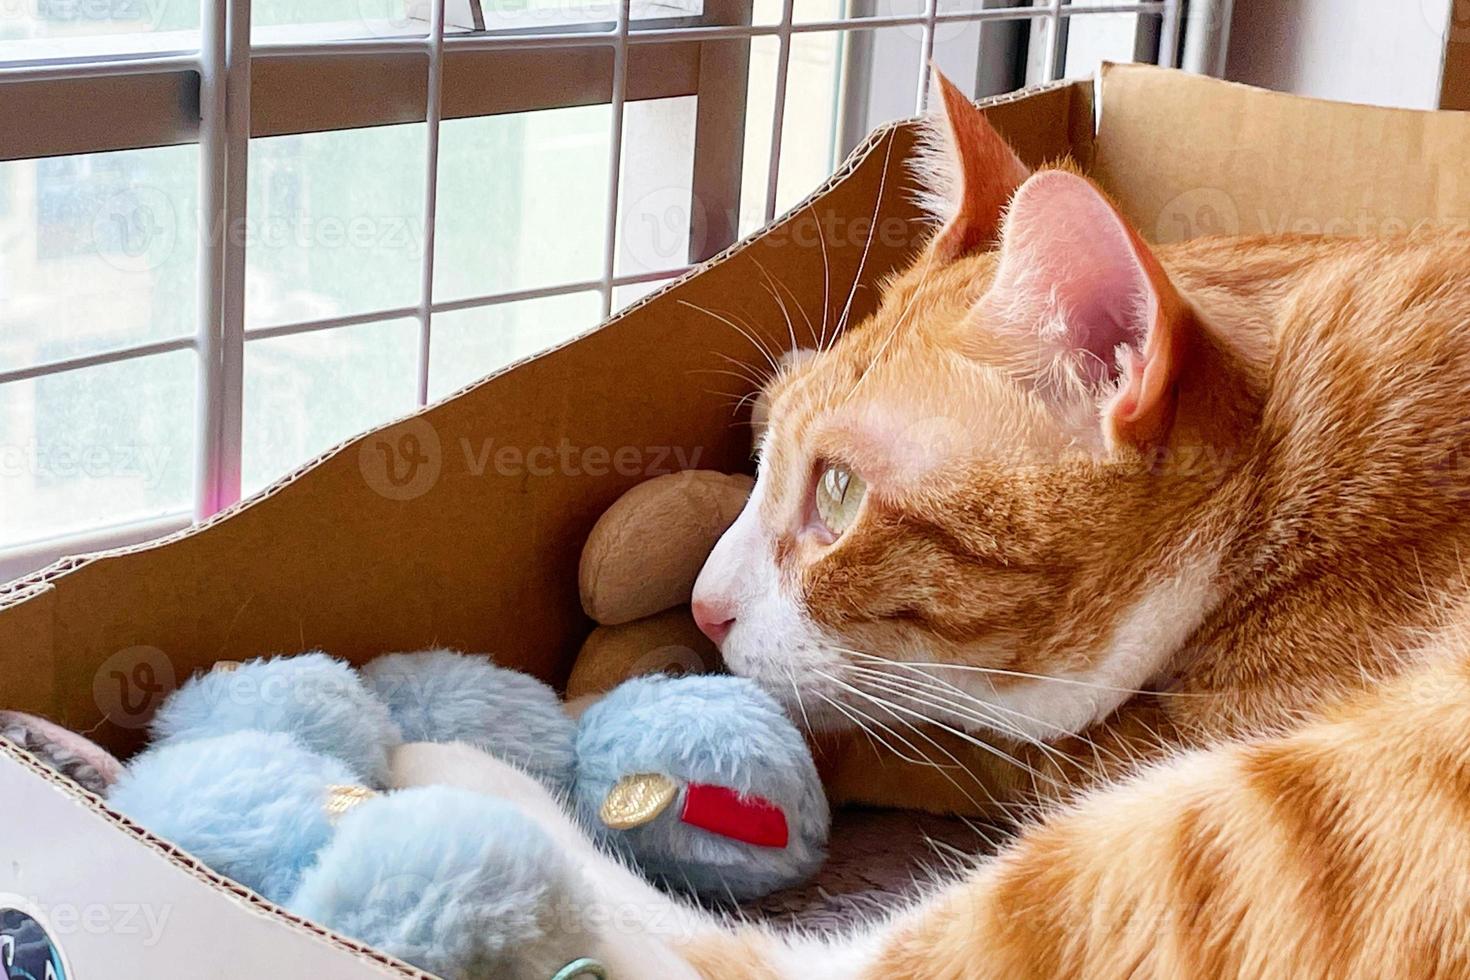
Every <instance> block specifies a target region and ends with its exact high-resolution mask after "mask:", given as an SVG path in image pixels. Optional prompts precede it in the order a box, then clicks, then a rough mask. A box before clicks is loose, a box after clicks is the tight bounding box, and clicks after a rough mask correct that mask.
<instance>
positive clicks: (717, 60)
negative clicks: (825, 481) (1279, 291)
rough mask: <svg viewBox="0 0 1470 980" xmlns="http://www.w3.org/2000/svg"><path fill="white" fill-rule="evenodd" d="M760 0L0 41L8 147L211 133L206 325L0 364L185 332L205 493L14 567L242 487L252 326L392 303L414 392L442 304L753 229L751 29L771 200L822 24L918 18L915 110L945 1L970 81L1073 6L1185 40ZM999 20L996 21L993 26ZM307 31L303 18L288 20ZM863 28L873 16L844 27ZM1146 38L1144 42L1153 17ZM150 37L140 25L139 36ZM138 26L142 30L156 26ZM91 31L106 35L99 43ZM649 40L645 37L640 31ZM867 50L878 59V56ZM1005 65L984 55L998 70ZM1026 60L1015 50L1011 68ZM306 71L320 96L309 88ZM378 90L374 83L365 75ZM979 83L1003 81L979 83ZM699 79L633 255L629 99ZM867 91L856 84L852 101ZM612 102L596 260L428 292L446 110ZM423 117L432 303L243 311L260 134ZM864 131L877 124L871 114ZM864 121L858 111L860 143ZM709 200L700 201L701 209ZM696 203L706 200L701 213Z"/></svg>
mask: <svg viewBox="0 0 1470 980" xmlns="http://www.w3.org/2000/svg"><path fill="white" fill-rule="evenodd" d="M753 2H754V0H704V3H703V8H702V11H701V13H700V14H699V15H698V16H688V17H668V18H662V19H657V20H654V19H645V18H643V17H638V18H636V19H635V15H634V9H633V4H632V0H618V3H617V7H616V17H615V19H614V20H613V21H612V22H611V23H603V24H590V25H584V26H585V29H571V30H568V29H552V30H536V29H531V30H528V31H496V32H465V33H461V32H459V31H458V30H457V29H455V30H453V32H451V31H447V30H446V26H445V16H446V3H447V0H428V2H427V16H428V21H427V23H426V24H425V25H424V29H423V31H422V33H417V32H415V33H414V34H411V35H404V36H392V37H377V38H330V39H324V38H321V37H313V36H312V35H314V34H315V35H319V34H321V33H322V29H320V28H316V29H306V28H303V29H301V30H295V31H293V30H288V29H271V31H270V32H268V34H269V37H267V38H266V39H264V40H261V39H253V38H252V31H251V7H250V2H249V0H201V23H200V29H199V32H198V39H199V45H198V50H178V49H174V48H171V47H170V46H169V44H168V43H167V42H168V41H170V40H171V38H160V39H156V42H157V43H154V44H153V45H152V47H153V48H154V50H144V51H142V52H118V53H116V54H108V53H104V54H97V53H95V52H94V53H90V54H87V53H84V54H79V55H75V56H68V55H65V54H61V55H53V56H49V57H44V58H39V59H37V60H35V61H32V62H3V63H0V132H5V133H6V139H5V141H4V142H3V143H0V161H5V160H16V159H34V158H43V157H49V156H59V155H70V154H81V153H93V152H103V151H110V150H125V149H142V148H147V147H155V146H169V145H181V144H189V143H197V144H198V145H199V147H200V154H199V190H200V211H201V216H202V217H203V219H204V220H201V221H200V222H199V235H200V238H199V243H198V244H199V256H198V261H199V265H200V277H199V279H200V289H199V299H198V310H197V315H198V321H199V326H198V329H197V331H196V332H195V333H194V334H193V335H191V336H181V337H175V338H169V339H166V340H162V341H155V342H151V343H146V344H139V345H135V346H127V347H122V348H118V349H112V350H104V351H100V352H96V353H90V354H87V355H83V356H78V357H71V358H66V359H63V360H57V361H52V362H48V363H44V364H30V365H4V364H0V385H4V384H6V383H9V382H15V381H20V380H27V379H33V378H38V377H44V376H47V375H53V374H58V373H61V372H65V371H72V370H78V369H81V368H86V367H94V366H98V365H102V364H110V363H116V362H120V361H125V360H132V359H136V358H141V357H147V356H151V355H155V354H160V353H166V352H171V351H178V350H185V349H189V350H193V351H194V352H195V353H196V357H197V369H198V375H197V382H196V384H197V389H196V402H197V404H198V417H197V419H196V420H195V435H194V440H193V445H194V449H195V460H196V465H195V473H194V499H193V509H192V513H188V514H169V515H164V516H162V517H159V518H157V519H155V520H150V521H146V522H143V523H140V524H124V525H108V526H99V527H97V528H93V529H88V530H86V531H84V532H80V533H77V534H73V535H69V536H67V537H65V538H57V539H52V540H49V541H42V542H37V543H33V544H29V545H23V546H20V547H11V548H0V584H3V583H4V582H5V581H6V580H8V579H9V578H10V577H11V576H12V575H15V574H23V573H25V572H27V571H30V570H31V569H34V568H36V567H38V565H41V564H44V563H45V562H46V561H48V560H51V559H54V558H56V557H59V556H61V555H63V554H75V553H79V552H83V551H92V550H98V549H101V548H109V547H115V546H119V545H127V544H132V543H136V542H138V541H143V540H147V539H148V538H151V537H154V536H157V535H159V534H163V533H168V532H171V531H176V530H180V529H182V528H184V527H187V526H188V525H189V524H190V523H192V522H195V521H200V520H204V519H207V518H209V517H212V516H213V515H215V514H216V513H218V512H220V511H221V510H223V509H225V508H227V507H230V506H231V505H233V504H235V503H237V502H238V501H239V499H240V494H241V462H242V448H243V447H242V429H243V410H244V359H245V350H246V346H247V344H249V343H250V342H252V341H256V340H263V339H268V338H272V337H280V336H287V335H292V334H300V333H305V332H312V331H322V330H331V329H337V328H341V327H345V326H351V325H354V324H360V323H369V322H377V321H380V320H386V319H391V318H395V317H412V318H415V319H416V320H417V321H418V324H419V354H418V364H417V371H418V404H419V405H420V406H422V405H424V404H426V403H427V402H428V400H429V394H428V392H429V352H430V350H431V348H432V336H433V322H434V319H433V318H434V316H435V314H438V313H445V312H450V311H455V310H464V309H472V308H481V307H488V306H493V305H498V304H503V303H510V302H517V301H523V300H527V299H534V298H540V297H544V296H554V295H561V294H565V293H572V292H579V291H584V290H596V291H598V292H600V294H601V296H602V310H603V315H604V317H605V316H607V315H608V314H610V313H611V311H612V307H613V295H614V291H615V290H616V289H617V288H618V287H620V286H628V285H634V284H639V283H648V282H654V281H662V280H665V279H670V278H672V277H674V276H676V275H678V274H680V273H682V272H684V271H687V270H688V269H689V268H692V267H693V266H695V265H698V264H699V263H701V262H703V261H705V260H707V259H709V258H711V257H712V256H714V255H717V254H719V253H720V252H721V251H723V250H724V249H725V248H726V247H728V246H729V245H731V244H733V243H734V242H735V241H736V239H737V235H738V227H739V212H740V197H741V186H742V176H743V175H742V166H743V156H744V152H743V151H744V139H745V130H746V126H745V123H746V120H745V114H746V111H747V105H746V99H747V96H746V90H747V79H748V75H749V70H750V46H751V42H752V40H753V39H755V38H763V37H771V38H775V39H776V41H777V44H778V51H777V62H776V77H775V100H774V105H773V111H772V130H771V139H770V155H769V160H768V161H767V170H766V175H765V176H766V198H765V209H764V214H765V218H766V221H767V222H769V221H770V220H772V219H773V218H774V217H775V211H776V188H777V181H778V177H779V174H780V165H781V143H782V136H783V129H784V125H783V123H784V116H785V109H786V105H787V90H786V82H787V74H788V66H789V64H790V56H791V46H792V38H793V37H795V36H797V35H800V34H803V33H813V32H853V31H862V30H865V29H866V30H872V29H874V28H884V27H903V28H909V29H913V28H917V29H918V31H919V38H920V42H919V43H920V49H921V56H920V58H919V59H918V64H919V66H920V67H919V71H918V77H917V78H915V80H914V87H915V93H916V95H915V111H916V112H922V111H923V110H924V108H925V103H926V100H927V97H928V94H929V75H930V64H931V59H932V58H933V56H934V52H935V34H936V29H937V28H939V27H940V26H941V25H946V24H950V23H964V24H977V25H981V35H982V38H981V52H980V56H979V60H978V63H977V72H976V80H975V82H976V85H977V87H979V88H986V87H987V85H993V84H995V83H994V82H993V81H991V82H987V78H988V77H993V76H994V74H995V71H994V62H996V61H997V60H998V59H1012V60H1013V59H1014V58H1015V52H1014V50H1013V49H1014V44H1015V41H1014V37H1015V35H1014V34H1013V33H1012V32H1010V31H1009V30H1008V29H1007V28H1008V26H1009V25H1013V24H1016V23H1031V24H1040V25H1043V26H1042V30H1041V31H1040V32H1038V31H1037V30H1035V29H1034V28H1033V29H1032V30H1031V31H1030V32H1029V33H1030V34H1031V44H1032V45H1033V46H1034V45H1037V44H1040V45H1041V50H1042V52H1043V58H1042V64H1041V68H1040V72H1041V77H1040V78H1039V79H1038V78H1034V77H1033V78H1032V79H1031V80H1032V81H1044V80H1053V79H1056V78H1058V77H1060V75H1061V72H1062V69H1063V65H1064V61H1065V59H1064V50H1065V40H1066V31H1067V27H1068V24H1069V22H1070V21H1072V20H1074V19H1076V18H1078V17H1088V16H1092V15H1102V14H1138V15H1149V16H1140V17H1139V23H1140V25H1143V24H1145V23H1150V22H1151V23H1152V24H1154V25H1157V27H1156V32H1157V33H1156V36H1157V42H1156V47H1155V48H1154V51H1156V52H1157V57H1156V58H1155V59H1154V60H1156V61H1157V62H1158V63H1159V64H1162V65H1166V66H1171V67H1172V66H1173V65H1174V64H1175V63H1176V60H1177V53H1178V48H1179V40H1180V32H1181V27H1182V23H1181V21H1182V15H1183V11H1184V5H1185V0H1140V2H1119V3H1103V4H1097V5H1089V6H1084V5H1081V4H1079V5H1076V6H1073V5H1072V4H1071V3H1070V2H1069V0H1045V2H1044V3H1037V4H1035V5H1030V4H1025V5H1020V6H1018V5H1017V3H1019V2H1021V0H979V2H978V4H977V5H976V6H974V7H973V9H970V8H966V9H947V8H946V9H941V7H940V0H924V8H923V11H922V12H921V13H915V14H881V13H877V12H875V11H877V10H878V9H880V8H879V5H878V4H877V3H875V2H874V0H856V2H854V3H853V4H852V5H851V8H845V9H848V12H849V13H855V14H856V15H854V16H847V17H841V18H834V19H827V20H800V21H798V20H796V19H795V16H794V13H795V11H794V6H795V0H783V2H782V8H781V16H780V19H779V21H777V22H776V23H753V13H752V10H753ZM992 25H993V26H992ZM293 36H295V37H298V38H301V39H297V40H293V39H292V38H293ZM844 36H847V37H862V36H863V35H857V34H851V33H845V35H844ZM1140 38H1141V40H1140V52H1141V51H1142V49H1143V47H1144V42H1143V40H1142V38H1143V33H1142V27H1141V28H1140ZM129 40H130V42H133V43H135V44H136V43H137V36H130V38H129ZM141 46H142V47H144V48H146V47H148V44H147V43H146V42H144V43H143V44H142V45H141ZM92 47H95V45H92ZM634 49H637V52H638V53H637V56H636V57H630V53H631V52H632V51H633V50H634ZM871 57H872V55H871V46H867V45H863V44H854V45H848V46H847V50H846V52H845V55H844V58H843V65H842V71H843V73H844V77H850V76H852V74H853V73H854V72H856V73H858V75H859V76H861V74H862V73H863V72H864V71H869V72H870V71H871V66H872V62H871ZM864 59H867V60H866V61H865V60H864ZM987 69H988V70H989V72H990V75H989V76H987V74H986V73H985V72H986V70H987ZM1004 71H1005V73H1006V74H1007V77H1014V74H1015V72H1014V65H1013V64H1008V66H1007V67H1006V69H1004ZM308 83H309V90H310V91H311V92H312V97H311V98H309V99H303V98H301V96H300V93H301V92H302V91H304V90H307V89H305V88H304V87H303V86H305V85H307V84H308ZM364 92H371V98H363V97H362V93H364ZM978 94H981V95H985V94H991V93H990V92H989V91H980V92H979V93H978ZM680 96H694V97H695V98H696V99H697V102H696V125H695V145H694V190H693V196H694V198H695V200H697V201H698V202H699V204H700V206H701V213H700V215H699V219H700V229H699V230H700V233H699V234H698V235H697V236H696V235H691V239H690V241H691V254H689V256H688V262H687V263H686V264H685V265H683V266H681V267H678V268H675V269H670V270H660V271H657V272H644V273H637V274H631V275H618V274H617V271H616V269H617V265H616V261H617V238H616V236H617V215H618V213H619V189H620V180H621V166H622V144H623V129H624V127H623V117H624V107H625V106H626V105H627V103H628V102H630V101H640V100H645V99H660V98H671V97H680ZM854 98H855V96H854V94H853V92H852V87H851V86H847V91H846V92H845V93H844V104H845V106H846V108H847V109H848V110H849V111H848V112H847V113H845V116H847V117H848V121H849V122H850V120H851V119H852V118H855V117H856V115H858V113H857V112H855V111H854V110H853V102H854ZM593 104H606V105H609V106H611V110H612V112H611V115H612V122H611V140H610V153H609V159H608V163H607V178H608V207H607V213H606V215H605V218H604V220H605V222H606V225H605V230H606V236H605V241H604V254H603V257H602V260H603V261H602V274H601V276H600V277H598V278H596V279H592V280H587V281H583V282H575V283H560V284H557V285H554V286H548V287H544V288H538V289H522V290H514V291H499V292H495V293H489V294H485V295H482V296H474V297H469V298H463V299H456V300H451V301H440V300H437V299H436V298H435V297H434V293H433V290H434V281H433V269H434V258H435V248H434V233H435V211H436V207H437V191H438V152H439V140H440V128H441V125H442V123H443V122H444V121H445V120H446V119H457V118H469V117H479V116H489V115H498V114H503V113H518V112H530V111H536V110H541V109H552V108H565V107H568V106H575V105H593ZM419 122H422V123H424V124H425V126H426V147H427V149H426V153H427V159H426V167H425V179H424V187H423V196H424V228H423V229H422V234H423V238H422V241H423V242H424V249H423V255H422V266H421V269H420V273H421V276H420V296H419V300H418V302H417V303H416V304H413V305H409V306H405V307H402V308H398V309H386V310H373V311H370V312H364V313H360V314H353V315H349V316H338V317H329V318H323V319H319V320H313V321H302V322H296V323H289V324H282V325H276V326H269V327H259V328H249V329H247V327H246V325H245V242H244V241H243V238H244V236H238V235H230V234H228V233H227V232H228V229H230V228H233V227H244V223H245V221H246V219H247V210H246V181H247V176H248V171H249V152H250V140H251V139H252V138H256V137H263V136H276V135H285V134H295V133H311V132H324V131H332V130H342V129H354V128H359V127H364V126H379V125H394V124H400V123H419ZM863 128H864V131H865V127H863ZM854 135H856V136H861V135H863V134H862V133H856V130H855V129H854V127H853V126H852V125H848V126H847V127H846V129H845V130H844V132H843V133H842V134H841V137H840V138H841V141H842V142H843V144H844V148H845V144H846V143H849V142H851V141H852V139H853V137H854ZM692 211H693V208H691V212H692ZM691 221H693V215H692V214H691Z"/></svg>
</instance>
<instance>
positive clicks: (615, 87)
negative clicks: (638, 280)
mask: <svg viewBox="0 0 1470 980" xmlns="http://www.w3.org/2000/svg"><path fill="white" fill-rule="evenodd" d="M632 15H633V4H632V0H618V22H617V26H616V27H614V28H613V77H612V134H611V139H609V140H608V145H609V147H610V149H609V150H608V155H607V227H606V234H607V239H606V241H605V242H604V245H603V255H602V316H603V318H604V319H606V318H607V317H609V316H611V315H612V303H613V274H614V273H615V272H616V271H617V262H618V201H619V199H620V196H619V190H620V189H621V186H622V179H621V178H622V175H623V116H624V112H623V110H624V108H625V106H626V95H627V90H628V24H629V21H630V19H631V17H632Z"/></svg>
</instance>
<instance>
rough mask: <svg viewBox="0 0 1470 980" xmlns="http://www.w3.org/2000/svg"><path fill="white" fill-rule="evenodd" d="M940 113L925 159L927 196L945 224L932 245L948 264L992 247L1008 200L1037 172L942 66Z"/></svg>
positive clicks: (922, 175)
mask: <svg viewBox="0 0 1470 980" xmlns="http://www.w3.org/2000/svg"><path fill="white" fill-rule="evenodd" d="M934 78H935V85H936V88H937V90H938V91H937V93H936V94H937V95H938V96H939V98H938V99H937V100H936V103H937V104H936V111H935V115H934V118H932V119H931V120H930V123H929V133H928V135H927V138H926V141H925V144H924V147H923V150H922V152H921V154H920V157H919V174H918V177H919V181H920V183H921V184H922V185H923V198H924V201H925V203H926V205H927V206H928V207H929V209H930V211H932V212H933V213H934V214H935V215H936V216H937V217H938V218H940V219H941V220H942V221H943V222H944V225H943V227H942V228H941V229H940V231H939V234H938V235H936V236H935V237H934V239H933V241H932V243H931V244H930V247H931V248H932V249H933V250H934V259H935V260H936V261H938V262H948V261H950V260H952V259H956V258H958V257H959V256H961V255H964V254H965V253H967V252H971V251H974V250H975V249H982V248H990V247H991V246H992V245H993V244H994V242H995V237H996V232H997V230H998V229H999V227H1000V219H1001V215H1002V213H1004V211H1005V206H1006V202H1008V201H1009V200H1010V199H1011V195H1012V194H1013V193H1015V191H1016V188H1017V187H1020V186H1021V182H1022V181H1024V180H1025V179H1026V178H1027V177H1028V176H1030V174H1031V170H1030V168H1028V167H1027V166H1026V165H1025V164H1024V163H1022V162H1021V158H1020V157H1018V156H1016V153H1015V151H1014V150H1012V149H1011V148H1010V145H1009V144H1008V143H1006V141H1005V137H1003V136H1001V135H1000V133H998V132H996V130H995V127H994V126H992V125H990V121H989V120H987V119H986V118H985V113H983V112H981V111H980V109H979V108H977V107H976V105H975V103H973V102H971V101H970V100H969V99H967V98H966V97H965V94H964V93H963V92H961V91H960V90H959V89H957V88H955V86H954V84H953V83H952V82H950V80H949V79H947V78H945V77H944V75H943V74H941V73H940V72H939V71H938V70H935V72H934Z"/></svg>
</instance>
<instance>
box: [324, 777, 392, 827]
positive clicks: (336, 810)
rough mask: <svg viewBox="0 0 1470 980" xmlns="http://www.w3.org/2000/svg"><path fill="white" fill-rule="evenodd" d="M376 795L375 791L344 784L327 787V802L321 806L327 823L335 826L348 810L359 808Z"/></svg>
mask: <svg viewBox="0 0 1470 980" xmlns="http://www.w3.org/2000/svg"><path fill="white" fill-rule="evenodd" d="M377 795H378V791H377V790H372V789H368V788H367V787H366V786H352V785H346V784H341V785H336V786H328V787H327V802H326V803H324V804H322V810H324V811H325V812H326V814H327V823H329V824H332V825H333V826H335V825H336V823H337V821H339V820H341V819H342V818H343V817H344V816H346V815H347V811H348V810H351V809H352V808H353V807H355V806H361V805H362V804H364V803H366V802H367V801H368V800H370V799H372V798H373V797H375V796H377Z"/></svg>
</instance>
